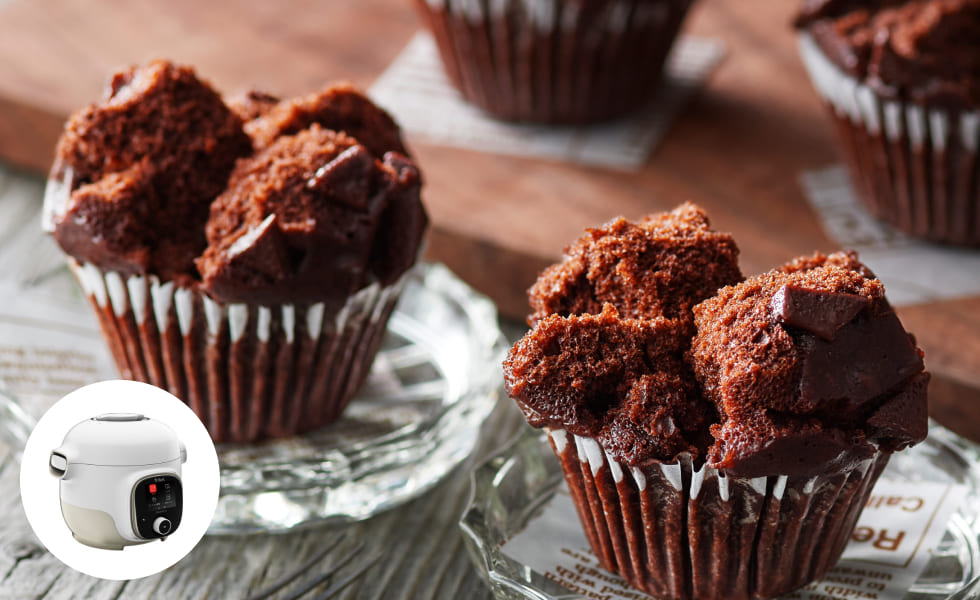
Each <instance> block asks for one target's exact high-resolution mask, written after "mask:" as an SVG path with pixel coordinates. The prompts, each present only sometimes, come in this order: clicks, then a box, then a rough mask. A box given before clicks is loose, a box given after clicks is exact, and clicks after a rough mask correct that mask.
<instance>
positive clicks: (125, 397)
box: [20, 381, 220, 579]
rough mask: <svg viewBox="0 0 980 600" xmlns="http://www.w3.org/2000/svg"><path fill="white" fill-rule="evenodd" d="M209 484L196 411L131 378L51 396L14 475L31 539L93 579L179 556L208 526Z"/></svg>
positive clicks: (207, 450) (131, 575)
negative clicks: (17, 476)
mask: <svg viewBox="0 0 980 600" xmlns="http://www.w3.org/2000/svg"><path fill="white" fill-rule="evenodd" d="M219 483H220V481H219V469H218V456H217V453H215V450H214V444H213V443H212V441H211V437H210V436H209V435H208V432H207V430H206V429H205V428H204V425H203V424H202V423H201V421H200V420H199V419H198V418H197V416H196V415H195V414H194V413H193V412H192V411H191V410H190V408H188V407H187V405H186V404H184V403H183V402H181V401H180V400H178V399H177V398H176V397H174V396H173V395H171V394H170V393H168V392H166V391H164V390H162V389H160V388H157V387H154V386H152V385H148V384H145V383H139V382H135V381H103V382H100V383H95V384H92V385H89V386H85V387H83V388H80V389H78V390H75V391H74V392H72V393H70V394H68V395H67V396H65V397H64V398H62V399H61V400H59V401H58V402H57V403H56V404H54V405H53V406H52V407H51V408H50V409H48V411H47V412H46V413H45V414H44V416H42V417H41V419H40V420H39V421H38V423H37V426H36V427H35V428H34V430H33V431H32V432H31V436H30V438H29V439H28V440H27V446H26V447H25V449H24V455H23V459H22V461H21V471H20V492H21V499H22V501H23V503H24V511H25V512H26V513H27V520H28V521H29V522H30V524H31V527H32V528H33V529H34V533H35V534H36V535H37V537H38V538H39V539H40V540H41V543H42V544H44V546H45V547H46V548H47V549H48V550H50V551H51V553H52V554H54V555H55V556H56V557H57V558H58V559H59V560H61V561H62V562H63V563H65V564H66V565H68V566H69V567H72V568H73V569H76V570H78V571H81V572H82V573H86V574H88V575H92V576H95V577H101V578H103V579H137V578H140V577H146V576H148V575H152V574H154V573H157V572H159V571H162V570H163V569H166V568H167V567H169V566H171V565H173V564H174V563H176V562H177V561H179V560H180V559H182V558H183V557H184V556H186V555H187V554H188V553H189V552H190V551H191V550H192V549H193V548H194V546H196V545H197V543H198V542H199V541H200V540H201V537H203V536H204V533H205V531H207V529H208V525H209V524H210V523H211V518H212V517H213V516H214V510H215V507H216V506H217V503H218V489H219ZM161 542H165V543H161Z"/></svg>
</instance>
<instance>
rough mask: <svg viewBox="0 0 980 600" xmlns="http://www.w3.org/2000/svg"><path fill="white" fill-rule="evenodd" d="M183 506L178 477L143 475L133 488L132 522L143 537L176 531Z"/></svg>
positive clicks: (154, 537) (148, 538)
mask: <svg viewBox="0 0 980 600" xmlns="http://www.w3.org/2000/svg"><path fill="white" fill-rule="evenodd" d="M183 508H184V495H183V489H182V488H181V485H180V479H178V478H177V477H174V476H173V475H151V476H149V477H144V478H143V479H141V480H139V481H138V482H137V483H136V486H135V487H134V488H133V525H134V526H135V528H136V533H137V534H138V535H139V536H140V537H141V538H143V539H147V540H152V539H158V538H164V537H167V536H168V535H170V534H172V533H173V532H174V531H176V530H177V526H178V525H180V515H181V512H182V511H183Z"/></svg>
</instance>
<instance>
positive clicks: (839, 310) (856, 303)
mask: <svg viewBox="0 0 980 600" xmlns="http://www.w3.org/2000/svg"><path fill="white" fill-rule="evenodd" d="M870 305H871V301H870V300H868V299H867V298H865V297H864V296H860V295H858V294H844V293H838V292H831V291H828V290H809V289H806V288H801V287H798V286H795V285H784V286H783V287H781V288H779V291H778V292H776V294H775V295H774V296H773V297H772V302H771V304H770V306H771V307H772V312H773V314H774V315H776V317H777V318H778V319H780V320H782V322H783V323H785V324H786V325H792V326H793V327H800V328H802V329H806V330H807V331H809V332H811V333H814V334H816V335H818V336H820V337H821V338H823V339H825V340H827V341H831V340H833V339H834V335H835V334H836V333H837V330H838V329H840V328H841V327H843V326H844V324H845V323H847V322H849V321H850V320H851V319H853V318H854V317H856V316H857V314H858V313H859V312H861V310H863V309H865V308H867V307H868V306H870Z"/></svg>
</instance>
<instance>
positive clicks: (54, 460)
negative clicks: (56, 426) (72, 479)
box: [48, 448, 68, 479]
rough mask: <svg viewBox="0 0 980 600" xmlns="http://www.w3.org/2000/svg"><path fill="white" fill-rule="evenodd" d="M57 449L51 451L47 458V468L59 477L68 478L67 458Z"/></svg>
mask: <svg viewBox="0 0 980 600" xmlns="http://www.w3.org/2000/svg"><path fill="white" fill-rule="evenodd" d="M59 450H60V448H59V449H58V450H52V451H51V458H49V459H48V470H49V471H50V472H51V474H52V475H54V476H55V477H57V478H59V479H68V458H67V457H66V456H65V455H64V454H62V453H61V452H60V451H59Z"/></svg>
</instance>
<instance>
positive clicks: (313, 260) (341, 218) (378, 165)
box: [197, 124, 426, 303]
mask: <svg viewBox="0 0 980 600" xmlns="http://www.w3.org/2000/svg"><path fill="white" fill-rule="evenodd" d="M419 187H420V181H419V176H418V171H417V169H416V168H415V167H414V165H413V164H411V163H410V162H408V161H407V160H400V159H398V158H397V155H395V154H389V155H388V156H386V157H385V161H384V162H381V161H378V160H376V159H375V158H374V157H373V156H372V155H371V153H370V152H369V151H368V150H367V149H366V148H365V147H364V146H362V145H361V144H360V143H359V141H358V140H355V139H354V138H352V137H350V136H348V135H345V134H343V133H338V132H335V131H330V130H327V129H323V128H321V127H320V126H319V125H317V124H313V125H312V126H310V127H309V128H308V129H305V130H303V131H300V132H299V133H297V134H296V135H286V136H281V137H279V138H277V139H276V140H275V141H274V142H273V143H272V144H271V145H270V146H268V147H266V148H265V149H263V150H261V151H259V152H258V153H257V154H256V155H255V156H254V157H252V158H249V159H245V160H242V161H239V163H238V166H237V167H236V168H235V171H234V172H233V173H232V175H231V178H230V180H229V184H228V189H227V191H225V192H224V193H223V194H222V195H221V196H219V197H218V198H217V199H216V200H215V201H214V203H213V204H212V207H211V217H210V219H209V220H208V224H207V238H208V242H209V246H208V248H207V250H206V251H205V252H204V254H203V256H202V257H201V258H200V259H199V260H198V261H197V267H198V269H199V270H200V272H201V275H202V278H203V284H204V286H205V287H206V288H207V289H208V290H209V292H210V293H211V294H212V295H213V296H215V297H216V298H217V299H220V300H224V301H228V302H233V301H237V300H238V299H240V298H242V297H248V298H251V299H254V300H258V301H260V302H268V303H274V302H281V301H283V299H285V298H289V299H292V300H293V301H300V302H301V301H327V302H329V301H331V300H335V301H336V302H337V303H342V302H343V301H344V299H346V298H347V296H349V295H350V294H352V293H354V292H355V291H357V290H358V289H360V288H362V287H364V286H365V285H367V284H369V283H371V282H372V281H377V280H380V281H381V282H382V283H384V284H389V283H392V282H394V280H395V279H397V277H398V276H399V275H401V273H402V272H404V270H405V269H406V268H407V267H408V265H409V264H411V262H412V260H414V254H413V253H412V249H414V248H416V247H417V246H418V244H419V243H420V241H421V237H422V232H423V230H424V227H425V223H426V220H425V213H424V211H423V210H422V205H421V203H420V202H419V200H418V195H419ZM391 211H395V212H398V211H401V212H404V213H405V214H403V215H399V218H397V219H386V214H387V213H389V212H391ZM391 245H398V246H399V247H400V249H403V250H405V252H404V253H398V252H393V251H390V250H389V247H390V246H391ZM393 261H397V262H394V263H393Z"/></svg>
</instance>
